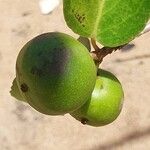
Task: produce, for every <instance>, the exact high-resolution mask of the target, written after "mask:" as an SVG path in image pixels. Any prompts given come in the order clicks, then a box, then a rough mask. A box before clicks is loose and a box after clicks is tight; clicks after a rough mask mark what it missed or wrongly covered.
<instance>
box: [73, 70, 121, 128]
mask: <svg viewBox="0 0 150 150" xmlns="http://www.w3.org/2000/svg"><path fill="white" fill-rule="evenodd" d="M123 97H124V93H123V89H122V86H121V83H120V82H119V80H118V79H117V78H116V77H115V76H114V75H113V74H112V73H110V72H108V71H105V70H102V69H99V70H98V77H97V80H96V84H95V88H94V91H93V93H92V96H91V98H90V99H89V100H88V101H87V102H86V103H85V104H84V105H83V106H82V107H81V108H79V109H77V110H76V111H74V112H73V113H71V115H72V116H73V117H74V118H76V119H77V120H79V121H81V122H82V123H83V124H88V125H91V126H103V125H107V124H109V123H111V122H113V121H114V120H115V119H116V118H117V117H118V115H119V114H120V111H121V109H122V104H123Z"/></svg>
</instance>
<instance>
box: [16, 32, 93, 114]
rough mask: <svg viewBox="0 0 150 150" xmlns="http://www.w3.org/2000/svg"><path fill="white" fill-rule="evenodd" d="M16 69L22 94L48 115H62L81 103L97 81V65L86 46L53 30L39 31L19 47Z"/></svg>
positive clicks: (37, 108) (88, 95)
mask: <svg viewBox="0 0 150 150" xmlns="http://www.w3.org/2000/svg"><path fill="white" fill-rule="evenodd" d="M16 72H17V73H16V80H17V85H18V88H19V91H20V92H21V95H22V96H23V98H24V99H25V100H26V101H27V102H28V103H29V104H30V105H31V106H32V107H33V108H35V109H36V110H38V111H39V112H41V113H44V114H49V115H63V114H65V113H68V112H71V111H74V110H75V109H77V108H79V107H81V105H83V104H84V103H85V102H86V100H87V99H86V98H87V97H90V95H91V93H92V91H93V89H94V85H95V81H96V67H95V64H94V62H93V60H92V58H91V56H90V54H89V52H88V50H87V49H86V48H85V46H83V45H82V44H81V43H80V42H79V41H77V40H75V39H74V38H72V37H71V36H68V35H66V34H63V33H55V32H54V33H46V34H42V35H40V36H38V37H36V38H34V39H32V40H31V41H29V42H28V43H27V44H26V45H25V46H24V47H23V48H22V50H21V52H20V53H19V55H18V58H17V63H16Z"/></svg>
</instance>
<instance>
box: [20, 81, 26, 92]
mask: <svg viewBox="0 0 150 150" xmlns="http://www.w3.org/2000/svg"><path fill="white" fill-rule="evenodd" d="M20 88H21V91H22V92H24V93H25V92H27V91H28V86H27V85H26V84H25V83H23V84H21V87H20Z"/></svg>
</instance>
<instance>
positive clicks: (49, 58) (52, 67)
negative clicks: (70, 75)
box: [30, 44, 69, 77]
mask: <svg viewBox="0 0 150 150" xmlns="http://www.w3.org/2000/svg"><path fill="white" fill-rule="evenodd" d="M68 59H69V52H68V50H67V49H65V48H63V45H62V44H61V48H54V49H53V50H50V51H48V52H46V53H42V52H39V53H38V57H37V63H36V64H35V65H34V66H32V68H31V71H30V72H31V74H33V75H36V76H38V77H42V76H49V75H51V76H59V75H62V74H63V73H64V72H65V71H66V64H67V61H68Z"/></svg>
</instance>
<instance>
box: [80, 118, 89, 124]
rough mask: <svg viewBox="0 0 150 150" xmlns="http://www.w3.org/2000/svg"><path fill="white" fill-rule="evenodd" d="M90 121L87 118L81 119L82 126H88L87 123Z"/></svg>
mask: <svg viewBox="0 0 150 150" xmlns="http://www.w3.org/2000/svg"><path fill="white" fill-rule="evenodd" d="M88 121H89V120H88V119H86V118H81V123H82V124H84V125H85V124H87V122H88Z"/></svg>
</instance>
